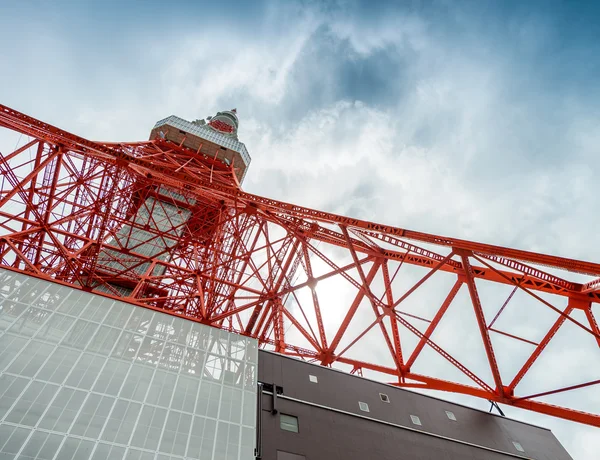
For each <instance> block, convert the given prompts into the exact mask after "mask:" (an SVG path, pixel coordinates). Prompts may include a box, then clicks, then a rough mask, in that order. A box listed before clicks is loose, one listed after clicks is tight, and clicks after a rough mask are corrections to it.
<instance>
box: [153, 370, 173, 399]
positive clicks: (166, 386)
mask: <svg viewBox="0 0 600 460" xmlns="http://www.w3.org/2000/svg"><path fill="white" fill-rule="evenodd" d="M176 378H177V377H176V376H175V375H174V374H171V373H168V372H165V371H161V370H157V371H156V372H155V373H154V378H153V379H152V384H151V385H150V390H149V391H148V396H147V397H146V402H147V403H148V404H156V405H157V406H163V407H169V405H170V404H171V396H172V394H173V388H174V386H175V380H176Z"/></svg>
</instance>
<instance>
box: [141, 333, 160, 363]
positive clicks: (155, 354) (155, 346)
mask: <svg viewBox="0 0 600 460" xmlns="http://www.w3.org/2000/svg"><path fill="white" fill-rule="evenodd" d="M164 346H165V342H163V341H162V340H158V339H155V338H153V337H144V339H143V341H142V344H141V346H140V349H139V351H138V354H137V359H136V362H138V363H141V364H147V365H149V366H156V365H157V364H158V360H159V358H160V355H161V353H162V351H163V348H164Z"/></svg>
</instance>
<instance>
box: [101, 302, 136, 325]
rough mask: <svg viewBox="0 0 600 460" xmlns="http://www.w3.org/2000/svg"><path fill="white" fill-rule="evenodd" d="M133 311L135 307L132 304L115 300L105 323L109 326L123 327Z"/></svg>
mask: <svg viewBox="0 0 600 460" xmlns="http://www.w3.org/2000/svg"><path fill="white" fill-rule="evenodd" d="M132 313H133V308H131V305H127V304H124V303H122V302H115V304H114V305H113V307H112V308H111V310H110V313H109V314H108V315H107V316H106V319H105V320H104V324H106V325H108V326H115V327H123V324H127V321H128V320H129V317H130V316H131V314H132Z"/></svg>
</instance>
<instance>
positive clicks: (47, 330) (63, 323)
mask: <svg viewBox="0 0 600 460" xmlns="http://www.w3.org/2000/svg"><path fill="white" fill-rule="evenodd" d="M74 322H75V318H73V317H71V316H67V315H61V314H59V313H54V314H53V315H52V316H51V317H50V319H49V320H48V321H46V323H45V324H44V326H43V327H42V329H41V330H40V332H38V334H37V336H36V338H37V339H39V340H44V341H47V342H52V343H58V342H60V341H61V340H62V339H63V337H64V336H65V335H66V333H67V331H68V330H69V329H70V328H71V326H72V325H73V323H74Z"/></svg>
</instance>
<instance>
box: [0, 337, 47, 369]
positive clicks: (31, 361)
mask: <svg viewBox="0 0 600 460" xmlns="http://www.w3.org/2000/svg"><path fill="white" fill-rule="evenodd" d="M51 352H52V348H50V347H49V346H48V345H47V344H45V343H43V342H38V341H36V340H33V341H31V342H29V343H28V344H27V346H26V347H25V348H23V350H22V351H21V353H20V354H19V355H18V356H17V358H16V359H15V360H14V361H13V363H12V364H11V365H10V366H9V368H8V372H11V373H13V374H19V375H22V376H24V377H33V376H34V375H35V374H36V373H37V372H38V371H39V370H40V368H41V367H42V365H43V364H44V361H46V358H48V356H49V355H50V353H51Z"/></svg>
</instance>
